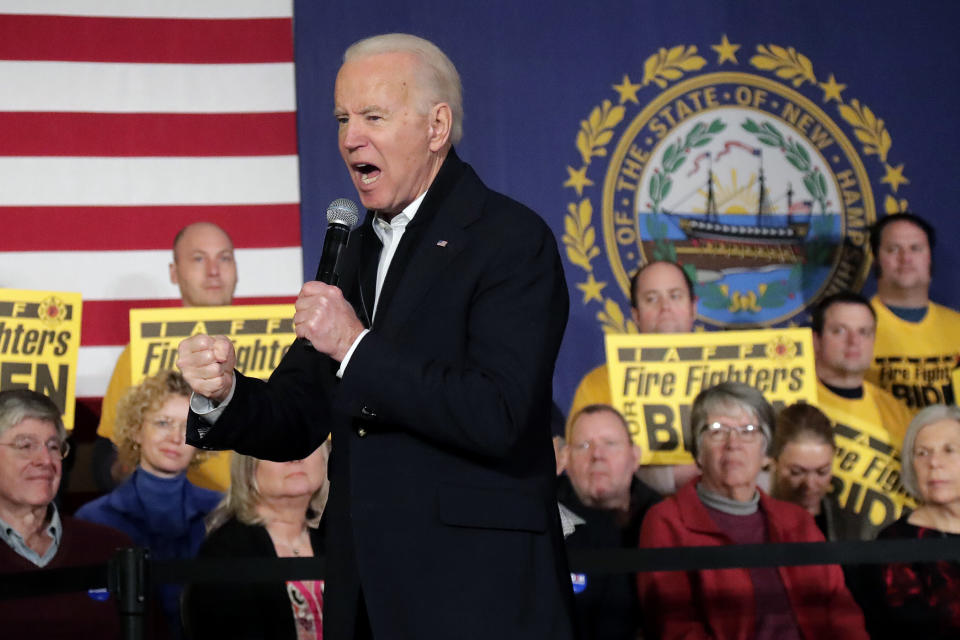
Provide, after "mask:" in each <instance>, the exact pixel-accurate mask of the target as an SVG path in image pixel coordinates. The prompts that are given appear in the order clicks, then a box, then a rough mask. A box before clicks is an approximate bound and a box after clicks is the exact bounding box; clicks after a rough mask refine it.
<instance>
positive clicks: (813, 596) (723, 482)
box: [637, 382, 867, 640]
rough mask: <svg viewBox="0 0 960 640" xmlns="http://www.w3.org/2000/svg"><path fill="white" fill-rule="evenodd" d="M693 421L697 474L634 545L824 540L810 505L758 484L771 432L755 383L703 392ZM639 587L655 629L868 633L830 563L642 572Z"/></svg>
mask: <svg viewBox="0 0 960 640" xmlns="http://www.w3.org/2000/svg"><path fill="white" fill-rule="evenodd" d="M690 425H691V431H692V433H693V436H694V437H693V442H692V443H691V446H692V448H693V456H694V460H695V461H696V463H697V466H699V467H700V469H701V472H702V475H701V476H700V478H699V479H695V480H693V481H691V482H690V483H688V484H687V485H685V486H684V487H683V488H681V489H680V490H679V491H678V492H677V493H676V495H674V496H671V497H670V498H667V499H666V500H664V501H663V502H661V503H659V504H657V505H655V506H654V507H652V508H651V509H650V511H649V512H648V513H647V516H646V518H644V521H643V526H642V527H641V530H640V547H642V548H647V547H686V546H694V547H700V546H722V545H733V544H760V543H777V542H822V541H823V535H822V534H821V533H820V531H819V530H818V529H817V526H816V524H815V523H814V520H813V517H812V516H811V515H810V514H809V513H807V511H805V510H804V509H803V508H802V507H799V506H797V505H795V504H790V503H787V502H782V501H780V500H775V499H773V498H771V497H770V496H768V495H767V494H766V493H764V492H763V491H762V490H761V489H760V488H759V487H758V486H757V478H758V476H759V475H760V471H761V469H762V468H763V467H764V466H765V464H766V463H767V462H768V461H769V458H768V456H769V453H770V446H771V444H772V441H773V438H772V431H771V426H772V425H773V409H772V408H771V407H770V404H769V403H768V402H767V401H766V400H765V399H764V397H763V395H762V394H761V393H760V392H759V391H758V390H756V389H754V388H753V387H750V386H748V385H745V384H741V383H738V382H724V383H722V384H719V385H717V386H715V387H711V388H709V389H706V390H704V391H702V392H701V393H700V394H699V395H698V396H697V397H696V399H695V400H694V403H693V408H692V410H691V412H690ZM637 586H638V592H639V596H640V602H641V605H642V608H643V617H644V621H645V623H646V625H647V627H648V628H647V632H648V633H649V635H650V637H653V638H663V639H669V638H716V639H718V640H719V639H727V638H730V639H734V638H736V639H743V640H746V639H748V638H750V639H753V638H757V639H760V640H773V639H774V638H776V639H778V640H799V639H801V638H806V639H814V638H816V639H821V638H844V639H847V638H851V639H856V638H867V634H866V631H865V629H864V622H863V616H862V614H861V613H860V610H859V608H858V607H857V605H856V603H855V602H854V601H853V598H852V597H851V596H850V593H849V592H848V591H847V588H846V587H845V586H844V580H843V573H842V572H841V570H840V567H838V566H836V565H820V566H799V567H758V568H750V569H745V568H744V569H740V568H734V569H705V570H702V571H690V572H679V571H669V572H668V571H651V572H640V573H639V574H638V576H637Z"/></svg>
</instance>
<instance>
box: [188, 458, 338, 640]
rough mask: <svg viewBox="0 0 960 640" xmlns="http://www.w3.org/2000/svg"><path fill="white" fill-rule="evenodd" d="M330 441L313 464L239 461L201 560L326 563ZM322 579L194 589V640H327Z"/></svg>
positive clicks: (210, 520) (235, 460)
mask: <svg viewBox="0 0 960 640" xmlns="http://www.w3.org/2000/svg"><path fill="white" fill-rule="evenodd" d="M329 447H330V445H329V442H328V443H325V444H323V445H321V446H320V447H319V448H318V449H317V450H316V451H314V452H313V453H312V454H311V455H310V456H309V457H307V458H304V459H303V460H296V461H293V462H269V461H267V460H257V459H256V458H251V457H250V456H244V455H239V454H237V455H234V457H233V461H232V462H231V463H230V475H231V482H230V489H229V490H228V491H227V495H226V497H225V498H224V499H223V501H222V502H221V503H220V505H219V506H218V507H217V508H216V510H214V512H213V513H211V514H210V517H209V518H208V520H207V521H208V527H209V530H210V533H209V535H208V536H207V539H206V540H205V541H204V543H203V546H202V547H200V553H199V557H201V558H204V557H206V558H235V557H241V558H244V557H246V558H249V557H264V556H266V557H277V558H289V557H301V558H308V557H312V556H319V557H322V556H323V555H324V542H323V532H322V527H320V526H319V522H320V516H321V514H322V513H323V508H324V506H325V505H326V501H327V493H328V490H329V483H328V482H327V454H328V451H329ZM322 608H323V580H291V581H289V582H287V583H286V584H237V585H233V584H224V583H222V582H221V583H200V584H193V585H190V586H188V587H187V588H186V590H185V591H184V611H183V619H184V626H185V627H186V629H187V633H188V635H189V636H190V637H192V638H198V639H199V638H251V639H253V638H257V639H260V638H272V639H276V640H284V639H290V640H298V639H299V640H304V639H306V638H322V627H323V624H322Z"/></svg>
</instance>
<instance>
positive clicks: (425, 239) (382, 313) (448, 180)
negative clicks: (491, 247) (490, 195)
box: [377, 149, 486, 331]
mask: <svg viewBox="0 0 960 640" xmlns="http://www.w3.org/2000/svg"><path fill="white" fill-rule="evenodd" d="M485 196H486V189H485V187H484V186H483V183H481V182H480V179H479V178H478V177H477V176H476V174H475V173H474V172H473V170H472V169H471V168H470V167H468V166H467V165H465V164H464V163H463V162H461V161H460V159H459V158H458V157H457V156H456V154H455V153H454V151H453V150H452V149H451V151H450V156H448V158H447V160H446V162H445V163H444V166H443V167H442V168H441V171H440V173H439V174H438V175H437V178H436V179H435V180H434V183H433V185H431V187H430V191H429V192H428V193H427V196H426V198H424V201H423V203H422V204H421V205H420V210H418V211H417V215H416V216H414V219H413V221H412V222H411V223H410V226H409V227H408V228H407V231H406V232H405V233H404V235H403V238H402V239H401V241H400V246H399V247H398V249H397V253H396V254H395V255H394V259H393V261H392V262H391V264H390V270H389V272H388V273H387V279H386V281H385V282H384V284H383V290H382V291H381V292H380V301H379V302H378V303H377V326H378V327H384V328H387V330H388V331H392V330H397V329H399V327H400V326H401V325H402V323H403V321H404V320H405V319H406V318H407V316H409V314H410V313H412V312H413V311H414V310H415V309H417V307H419V306H420V302H421V301H422V299H423V297H424V296H425V295H426V294H427V292H428V291H429V290H430V288H431V287H432V286H433V285H434V284H435V283H436V282H437V280H438V279H440V278H442V277H443V276H444V275H445V274H446V272H447V265H448V264H449V263H450V262H451V261H453V259H454V258H455V257H456V256H457V255H458V254H459V253H460V252H461V251H462V250H463V249H464V248H465V247H466V243H467V241H468V234H467V233H466V232H465V231H464V228H465V227H466V226H467V225H469V224H470V223H471V222H473V221H474V220H475V219H476V218H477V217H478V216H479V214H480V208H481V206H482V203H483V200H484V197H485ZM421 216H422V217H421ZM414 225H417V226H416V228H414ZM411 232H412V233H411Z"/></svg>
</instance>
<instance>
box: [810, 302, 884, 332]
mask: <svg viewBox="0 0 960 640" xmlns="http://www.w3.org/2000/svg"><path fill="white" fill-rule="evenodd" d="M823 324H824V325H830V324H843V325H848V326H869V327H873V326H874V325H875V324H876V320H874V319H873V313H872V312H871V310H870V307H868V306H866V305H863V304H860V303H857V302H837V303H835V304H832V305H830V306H829V307H828V308H827V310H826V312H824V314H823Z"/></svg>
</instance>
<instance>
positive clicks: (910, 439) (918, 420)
mask: <svg viewBox="0 0 960 640" xmlns="http://www.w3.org/2000/svg"><path fill="white" fill-rule="evenodd" d="M941 420H953V421H954V422H957V423H960V408H958V407H957V405H955V404H954V405H945V404H932V405H930V406H929V407H926V408H924V409H923V410H922V411H920V413H918V414H917V415H915V416H913V420H911V421H910V426H909V427H907V433H906V434H905V435H904V436H903V448H902V449H901V450H900V465H901V470H900V477H901V480H902V482H903V487H904V488H905V489H906V490H907V491H909V492H910V494H911V495H912V496H913V497H914V498H916V499H918V500H922V499H923V496H922V495H920V486H919V485H918V484H917V468H916V466H915V465H914V464H913V452H914V448H915V445H916V443H917V435H918V434H919V433H920V432H921V431H922V430H923V429H924V427H928V426H930V425H931V424H933V423H934V422H940V421H941Z"/></svg>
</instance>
